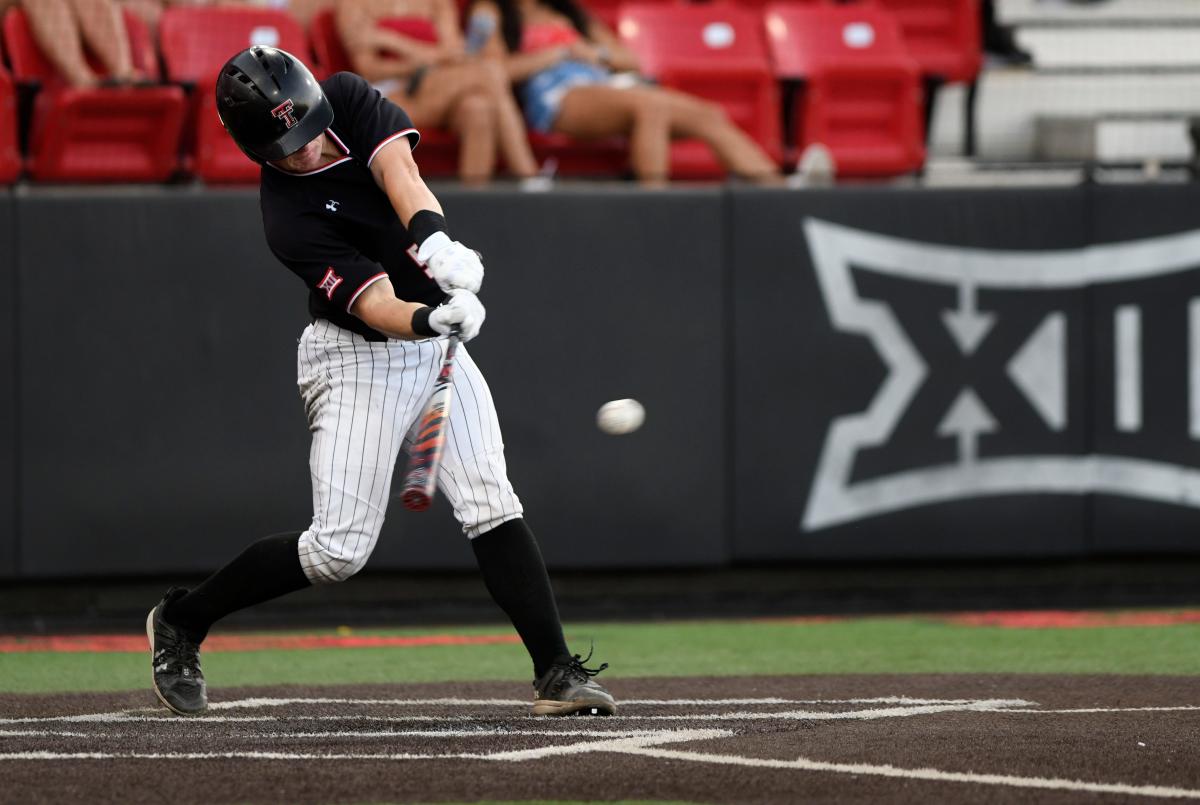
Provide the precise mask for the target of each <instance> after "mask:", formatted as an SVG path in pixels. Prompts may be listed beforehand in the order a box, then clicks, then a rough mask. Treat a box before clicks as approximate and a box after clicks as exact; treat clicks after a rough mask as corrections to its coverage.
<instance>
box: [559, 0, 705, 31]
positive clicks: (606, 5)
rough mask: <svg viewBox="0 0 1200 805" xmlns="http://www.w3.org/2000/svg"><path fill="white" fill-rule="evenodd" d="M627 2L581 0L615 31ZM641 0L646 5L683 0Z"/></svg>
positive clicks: (586, 8) (616, 0) (585, 8)
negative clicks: (622, 8)
mask: <svg viewBox="0 0 1200 805" xmlns="http://www.w3.org/2000/svg"><path fill="white" fill-rule="evenodd" d="M627 2H628V0H581V2H580V5H582V6H583V10H584V11H585V12H587V13H588V14H589V15H590V16H592V17H593V18H595V19H597V20H599V21H600V22H602V23H604V24H605V25H606V26H608V27H609V28H611V29H612V30H614V31H615V30H617V25H618V23H619V22H620V16H621V7H622V6H624V5H626V4H627ZM640 2H641V3H642V4H644V5H646V4H658V5H678V4H679V3H680V2H682V0H640Z"/></svg>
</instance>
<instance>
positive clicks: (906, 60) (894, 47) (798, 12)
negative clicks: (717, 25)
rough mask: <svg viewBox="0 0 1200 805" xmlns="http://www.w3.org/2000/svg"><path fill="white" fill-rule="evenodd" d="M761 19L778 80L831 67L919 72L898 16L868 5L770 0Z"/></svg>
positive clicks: (806, 74)
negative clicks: (801, 3)
mask: <svg viewBox="0 0 1200 805" xmlns="http://www.w3.org/2000/svg"><path fill="white" fill-rule="evenodd" d="M764 20H765V22H766V29H767V41H768V43H769V45H770V53H771V61H772V62H773V64H774V65H775V74H776V75H777V76H779V77H780V78H807V77H809V76H811V75H813V74H815V73H817V72H819V71H821V70H826V69H829V68H831V67H857V68H866V67H886V68H894V67H896V66H901V67H905V68H908V69H910V70H912V71H913V72H914V73H915V72H917V71H918V70H919V67H918V65H917V63H916V61H914V60H913V59H912V58H911V57H910V56H909V54H908V49H907V47H906V46H905V43H904V38H903V36H902V35H901V33H900V26H899V25H898V24H897V23H896V20H895V19H894V18H893V17H892V16H891V15H890V14H888V13H887V12H886V11H884V10H882V9H879V8H877V7H875V6H873V5H871V4H869V3H868V4H863V5H851V6H834V5H828V6H827V5H817V4H813V5H809V6H797V5H794V4H793V3H790V2H789V3H772V4H771V5H770V6H769V7H768V8H767V9H766V11H765V16H764Z"/></svg>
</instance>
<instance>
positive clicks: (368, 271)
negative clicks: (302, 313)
mask: <svg viewBox="0 0 1200 805" xmlns="http://www.w3.org/2000/svg"><path fill="white" fill-rule="evenodd" d="M297 229H300V228H297ZM302 229H303V234H295V233H279V232H275V233H272V232H271V231H270V228H269V227H268V232H267V245H268V246H270V248H271V252H272V253H273V254H274V255H275V257H277V258H278V259H279V261H280V262H281V263H283V264H284V265H285V266H287V267H288V268H290V269H291V270H292V272H293V273H294V274H296V276H298V277H300V279H302V280H303V281H304V284H305V285H307V286H308V289H309V291H310V292H311V293H314V294H320V295H321V297H322V300H321V301H322V303H323V304H326V305H328V306H329V307H330V308H332V309H336V310H342V311H345V312H346V313H349V312H350V308H352V307H353V306H354V303H355V302H356V301H358V297H359V296H361V295H362V293H363V291H365V290H367V288H370V287H371V286H372V285H374V284H375V283H376V282H379V281H380V280H382V279H385V278H386V277H387V275H388V274H387V271H385V270H384V268H383V266H381V265H380V264H379V263H376V262H375V261H374V260H370V259H368V258H367V257H364V256H363V255H362V254H361V253H359V252H358V251H357V250H356V249H354V248H352V247H351V246H349V245H346V244H345V243H344V242H341V241H340V240H339V239H337V238H335V237H327V236H325V235H327V234H328V233H324V232H322V231H321V229H320V228H319V227H311V226H305V227H303V228H302Z"/></svg>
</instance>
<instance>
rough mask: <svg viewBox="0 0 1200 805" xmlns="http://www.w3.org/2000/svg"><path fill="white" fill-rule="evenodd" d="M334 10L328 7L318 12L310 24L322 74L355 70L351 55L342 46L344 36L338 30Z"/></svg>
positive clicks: (310, 33)
mask: <svg viewBox="0 0 1200 805" xmlns="http://www.w3.org/2000/svg"><path fill="white" fill-rule="evenodd" d="M333 14H334V11H333V9H332V8H327V9H325V10H324V11H321V12H318V13H317V15H316V16H315V17H313V19H312V22H311V23H309V26H308V37H309V41H310V42H311V43H312V50H313V55H315V56H316V57H317V66H318V67H320V73H319V74H321V75H333V74H334V73H341V72H353V68H352V67H351V66H350V57H349V56H348V55H347V54H346V48H345V47H343V46H342V37H341V34H339V33H338V30H337V22H336V21H335V20H334V16H333Z"/></svg>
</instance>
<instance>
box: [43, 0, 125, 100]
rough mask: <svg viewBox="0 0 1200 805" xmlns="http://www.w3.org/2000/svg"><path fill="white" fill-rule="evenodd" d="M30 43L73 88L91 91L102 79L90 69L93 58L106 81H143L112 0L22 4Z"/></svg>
mask: <svg viewBox="0 0 1200 805" xmlns="http://www.w3.org/2000/svg"><path fill="white" fill-rule="evenodd" d="M21 7H22V8H23V9H24V10H25V16H26V17H27V18H28V19H29V27H30V30H31V31H32V33H33V38H34V39H35V40H36V41H37V43H38V47H40V48H41V50H42V53H44V54H46V58H47V59H49V60H50V63H51V64H53V65H54V67H55V68H56V69H57V70H58V72H59V74H60V75H62V77H63V78H64V79H66V81H67V82H68V83H69V84H71V86H74V87H81V88H87V87H94V86H97V85H98V84H99V83H100V78H99V77H98V76H97V75H96V73H95V72H93V70H92V68H91V67H90V66H89V65H88V62H87V57H86V55H85V49H86V51H90V52H91V53H93V54H95V56H96V58H97V59H99V60H100V63H101V64H102V65H103V66H104V69H105V71H106V72H107V74H108V75H107V78H106V80H107V81H111V82H115V83H129V82H134V81H140V80H143V79H144V76H143V75H142V74H141V72H140V71H138V70H136V69H135V68H134V65H133V56H132V53H131V50H130V47H129V35H128V33H127V32H126V31H125V21H124V20H123V19H122V17H121V7H120V6H119V5H118V4H117V3H116V2H115V0H21Z"/></svg>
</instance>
